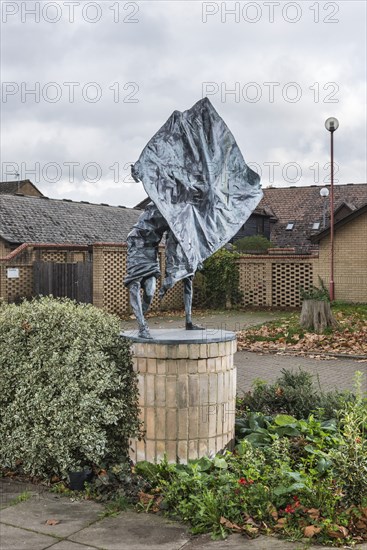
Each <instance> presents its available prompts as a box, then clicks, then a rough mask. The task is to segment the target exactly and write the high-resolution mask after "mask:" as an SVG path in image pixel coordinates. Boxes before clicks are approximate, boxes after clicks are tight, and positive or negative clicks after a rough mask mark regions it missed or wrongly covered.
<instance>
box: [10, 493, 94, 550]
mask: <svg viewBox="0 0 367 550" xmlns="http://www.w3.org/2000/svg"><path fill="white" fill-rule="evenodd" d="M102 511H103V506H102V505H101V504H98V503H96V502H92V501H89V500H83V501H77V500H75V501H73V500H72V499H70V498H65V497H60V496H58V495H54V494H52V493H41V494H39V495H37V496H36V497H32V498H30V499H29V500H27V501H26V502H21V503H20V504H17V505H16V506H9V507H8V508H5V509H3V510H2V512H1V521H2V522H3V523H6V524H8V525H13V526H15V527H23V528H25V529H30V530H32V531H36V532H38V533H44V534H45V535H53V536H56V537H61V538H64V537H65V538H66V537H68V536H69V535H71V534H72V533H76V532H77V531H80V530H81V529H84V528H85V527H87V526H88V525H90V524H91V523H93V522H94V521H97V520H98V519H100V514H101V512H102ZM49 519H54V520H57V521H59V522H60V523H58V524H56V525H46V521H47V520H49ZM0 548H1V547H0ZM1 550H2V549H1Z"/></svg>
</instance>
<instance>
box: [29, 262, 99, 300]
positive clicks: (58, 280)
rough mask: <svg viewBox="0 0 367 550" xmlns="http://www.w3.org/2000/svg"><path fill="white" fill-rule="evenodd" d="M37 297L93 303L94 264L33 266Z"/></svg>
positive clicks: (44, 263)
mask: <svg viewBox="0 0 367 550" xmlns="http://www.w3.org/2000/svg"><path fill="white" fill-rule="evenodd" d="M33 281H34V293H35V294H36V295H39V294H41V295H42V296H49V295H50V294H52V296H54V297H55V298H56V297H67V298H71V299H73V300H76V301H77V302H84V303H89V304H90V303H92V301H93V298H92V262H86V263H81V262H79V263H74V264H68V263H60V264H58V263H54V262H35V263H34V264H33Z"/></svg>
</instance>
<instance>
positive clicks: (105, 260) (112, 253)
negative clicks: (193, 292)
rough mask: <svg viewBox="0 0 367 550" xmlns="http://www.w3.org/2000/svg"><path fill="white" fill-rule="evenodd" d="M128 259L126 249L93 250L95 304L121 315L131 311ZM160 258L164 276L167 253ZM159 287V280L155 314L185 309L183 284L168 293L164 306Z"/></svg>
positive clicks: (154, 304)
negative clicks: (127, 285) (158, 311)
mask: <svg viewBox="0 0 367 550" xmlns="http://www.w3.org/2000/svg"><path fill="white" fill-rule="evenodd" d="M126 257H127V247H126V246H113V245H96V246H94V247H93V304H94V305H95V306H97V307H101V308H103V309H105V310H106V311H108V312H109V313H115V314H116V315H120V316H122V315H126V313H128V312H129V311H130V302H129V292H128V290H127V288H126V287H125V285H124V283H123V281H124V278H125V274H126ZM159 257H160V263H161V271H162V273H163V272H164V251H163V250H161V251H160V253H159ZM159 288H160V281H159V280H158V282H157V290H156V293H155V295H154V299H153V303H152V307H151V310H152V311H157V310H159V309H171V310H172V309H182V308H183V287H182V283H178V284H177V285H176V286H175V287H174V288H173V289H171V290H169V291H168V292H167V295H166V296H165V298H164V300H163V301H162V304H160V301H159V298H158V293H159Z"/></svg>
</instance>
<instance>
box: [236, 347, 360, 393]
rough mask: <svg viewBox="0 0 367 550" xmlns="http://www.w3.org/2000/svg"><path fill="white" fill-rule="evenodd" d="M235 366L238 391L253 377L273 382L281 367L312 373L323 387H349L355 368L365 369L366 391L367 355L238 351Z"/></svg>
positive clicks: (242, 390) (347, 388)
mask: <svg viewBox="0 0 367 550" xmlns="http://www.w3.org/2000/svg"><path fill="white" fill-rule="evenodd" d="M234 360H235V364H236V366H237V391H238V393H241V392H247V391H249V390H250V389H251V386H252V384H253V382H254V380H255V379H256V378H261V379H262V380H265V381H266V382H270V383H272V382H274V381H275V380H276V379H277V378H278V377H279V376H280V375H281V371H282V369H292V370H297V369H298V368H299V367H300V368H302V370H306V371H308V372H310V373H311V374H312V375H313V376H314V381H315V384H317V383H318V381H319V383H320V386H321V388H322V389H323V390H325V391H327V390H333V389H339V390H351V389H353V377H354V374H355V372H356V371H361V372H363V373H364V381H363V388H362V389H363V390H364V391H365V392H367V359H366V360H363V361H362V360H356V359H336V358H325V359H314V358H310V357H297V356H290V355H280V354H279V355H278V354H263V355H259V354H256V353H252V352H248V351H238V352H237V353H236V355H235V359H234Z"/></svg>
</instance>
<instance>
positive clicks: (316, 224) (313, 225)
mask: <svg viewBox="0 0 367 550" xmlns="http://www.w3.org/2000/svg"><path fill="white" fill-rule="evenodd" d="M318 229H320V222H314V223H313V224H312V231H317V230H318Z"/></svg>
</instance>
